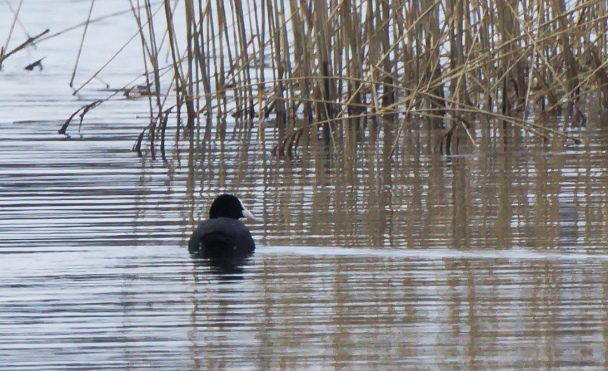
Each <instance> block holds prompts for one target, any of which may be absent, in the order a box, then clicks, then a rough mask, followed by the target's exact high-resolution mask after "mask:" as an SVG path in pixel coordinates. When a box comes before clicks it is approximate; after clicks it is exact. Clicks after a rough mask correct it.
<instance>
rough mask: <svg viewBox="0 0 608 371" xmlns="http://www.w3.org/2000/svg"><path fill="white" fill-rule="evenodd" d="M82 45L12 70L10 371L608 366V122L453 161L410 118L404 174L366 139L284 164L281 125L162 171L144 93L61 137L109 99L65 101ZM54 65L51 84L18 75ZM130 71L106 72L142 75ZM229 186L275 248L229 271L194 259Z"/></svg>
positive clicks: (2, 312) (1, 121)
mask: <svg viewBox="0 0 608 371" xmlns="http://www.w3.org/2000/svg"><path fill="white" fill-rule="evenodd" d="M69 3H70V4H72V5H70V6H77V7H81V8H82V9H80V10H79V11H81V12H86V11H87V9H88V5H89V3H88V2H69ZM66 4H68V2H65V4H63V5H62V6H65V7H67V6H68V5H66ZM66 9H67V8H66ZM47 11H48V10H47ZM28 14H30V15H29V16H31V17H34V18H33V20H36V21H40V18H41V17H42V14H43V13H36V14H38V15H37V17H38V18H36V15H35V14H34V15H31V13H28ZM81 14H82V13H81ZM29 16H28V17H29ZM27 19H28V18H24V21H26V20H27ZM32 22H33V21H32ZM49 22H52V21H49ZM26 24H27V25H29V24H32V23H27V22H26ZM121 24H122V25H125V26H124V27H125V29H122V32H121V31H120V27H119V28H118V29H117V28H116V25H121ZM107 25H108V26H112V30H114V31H113V32H116V36H120V35H123V34H124V35H129V36H128V37H130V35H131V33H130V32H131V26H129V23H125V22H122V21H121V22H119V21H118V20H116V22H114V23H113V22H110V21H108V23H107ZM52 26H53V25H52V24H51V25H49V26H48V27H52ZM101 26H103V24H102V25H100V27H101ZM0 30H1V29H0ZM65 37H66V38H65V39H62V40H63V41H62V43H56V44H52V43H49V44H44V43H42V44H41V45H40V46H38V48H37V49H36V50H34V51H31V52H30V53H31V54H23V55H20V56H19V58H21V59H15V60H14V63H12V64H9V63H8V62H7V64H6V65H5V70H4V71H1V72H0V84H2V87H3V88H2V89H0V133H1V135H0V254H1V256H2V259H1V260H0V293H1V295H0V359H1V360H2V364H3V365H6V368H7V369H10V368H12V369H27V368H29V369H65V368H87V369H89V368H93V367H94V368H117V369H143V368H151V367H155V368H164V369H197V368H198V369H235V368H242V369H279V368H283V369H302V368H312V369H331V368H338V369H341V368H345V369H376V368H377V369H397V368H414V367H418V368H420V369H445V368H450V369H452V368H453V369H500V368H505V369H526V368H527V369H538V368H560V367H561V368H579V367H581V366H586V367H588V368H600V367H601V368H604V367H606V343H607V340H606V335H605V334H606V333H608V331H607V328H608V316H607V315H606V313H608V310H607V309H608V308H607V304H606V292H607V287H606V282H607V277H606V276H607V275H606V273H605V272H606V271H607V269H606V268H607V264H608V253H607V243H606V241H607V239H606V237H605V231H606V228H605V225H606V212H605V210H606V207H607V199H608V191H607V186H608V179H607V177H606V175H607V174H606V170H605V169H606V168H607V164H606V149H607V148H608V146H606V143H607V138H606V136H605V134H603V133H602V130H603V129H602V128H601V127H600V125H599V122H593V121H590V123H589V127H587V128H579V127H573V126H572V125H569V124H568V122H567V120H561V121H560V120H559V119H558V120H557V124H556V125H561V126H558V127H559V128H560V129H563V128H565V127H567V128H568V130H570V131H571V132H572V133H574V134H577V135H580V136H581V137H583V138H585V144H583V145H580V146H573V145H571V144H569V143H562V142H561V141H559V140H556V141H553V142H551V143H547V144H545V143H542V142H541V141H540V140H537V139H534V138H529V137H525V136H517V135H515V136H513V137H510V138H509V139H508V140H502V139H501V140H500V141H496V142H488V143H483V142H482V143H480V147H481V150H480V151H478V152H471V151H469V152H465V153H464V154H462V155H458V156H451V157H445V156H440V155H438V154H434V153H433V151H432V143H433V141H432V138H431V135H432V133H429V132H427V131H426V129H425V128H424V125H422V124H418V123H412V125H411V127H410V128H409V129H408V130H407V131H406V133H405V138H406V140H404V141H403V143H402V146H401V149H400V151H399V152H398V153H397V156H396V157H395V159H394V161H390V160H388V159H386V158H385V157H383V156H382V154H381V153H382V149H381V146H375V145H373V144H371V143H370V141H364V142H362V143H361V144H360V145H359V146H358V151H357V152H356V153H354V154H353V155H344V154H341V153H337V152H336V153H330V154H324V153H322V152H321V153H320V154H318V155H313V154H311V153H306V152H302V153H301V156H299V157H298V158H294V159H289V158H277V157H275V156H272V154H271V149H272V147H273V146H274V144H275V142H274V141H273V138H274V137H273V135H274V131H273V128H272V125H269V126H268V127H267V134H266V135H265V136H264V138H266V139H265V140H261V138H262V137H261V136H258V135H257V132H256V131H255V130H254V131H253V132H252V134H251V135H250V136H242V135H235V136H232V135H228V137H227V139H226V140H225V141H224V142H223V143H221V142H219V141H214V142H212V143H211V144H208V145H205V146H197V147H195V148H190V147H189V145H188V140H187V139H180V141H178V142H177V144H176V142H175V141H174V137H171V140H170V142H169V144H168V151H167V156H166V160H163V159H162V158H161V157H160V156H157V157H156V158H154V159H153V158H152V157H151V155H150V153H149V152H146V153H145V154H146V155H145V156H144V157H142V158H139V157H138V156H137V155H136V153H134V152H132V151H131V148H132V145H133V144H134V141H135V139H136V137H137V135H138V134H139V132H140V131H141V130H143V129H144V127H145V126H146V125H147V123H148V122H147V119H146V117H147V115H148V113H147V102H146V101H145V100H127V99H124V98H120V99H119V98H117V99H114V100H112V101H110V102H107V103H106V104H104V105H102V106H101V107H99V108H97V109H95V110H94V111H92V112H91V113H90V116H87V119H86V120H85V122H84V123H83V126H82V127H81V130H80V132H79V131H78V129H77V125H74V126H72V127H71V128H70V131H69V133H70V137H69V138H68V137H65V136H63V135H59V134H57V130H58V129H59V127H61V125H62V124H63V121H64V120H65V118H67V117H69V115H70V114H71V113H72V112H73V111H74V110H75V109H77V108H78V107H80V106H81V105H82V104H86V103H88V102H90V101H91V100H93V99H97V98H99V97H103V96H105V95H107V94H108V91H107V90H106V89H105V87H104V86H97V87H98V88H99V89H96V88H93V87H91V88H89V89H85V90H84V91H83V92H82V93H81V96H80V97H78V96H77V97H74V96H71V95H70V89H69V88H67V85H66V84H67V81H69V77H70V73H71V71H70V70H69V68H64V66H63V65H62V64H61V63H59V60H60V58H64V60H68V61H72V60H73V59H72V58H73V56H72V55H71V54H68V52H67V51H73V50H74V49H71V48H70V45H74V44H73V43H76V45H77V43H78V42H79V35H78V34H75V35H71V34H66V36H65ZM58 40H59V39H58ZM70 43H72V44H70ZM60 45H63V47H60ZM134 53H135V52H134ZM44 54H47V61H48V63H49V64H48V65H47V68H45V70H43V71H40V72H38V71H36V72H35V73H34V74H32V73H29V72H27V71H23V70H22V69H21V68H22V67H21V65H20V64H19V63H21V61H26V60H29V59H31V58H36V59H38V58H39V57H40V56H42V55H44ZM134 55H135V54H133V55H131V57H133V58H134ZM68 56H69V58H68ZM101 60H103V58H102V59H101ZM67 64H68V65H69V64H70V63H67ZM131 67H132V68H133V69H135V70H136V68H135V67H133V66H130V67H129V68H126V69H120V68H117V69H115V70H113V71H110V72H108V75H109V76H111V78H112V79H115V80H116V81H123V82H124V81H128V79H130V78H132V76H133V71H131ZM87 68H89V69H88V70H86V69H85V70H83V73H84V75H86V74H87V73H89V74H91V73H93V72H94V71H95V68H94V67H87ZM124 83H126V82H124ZM173 129H174V127H173V128H172V130H173ZM229 132H230V130H229ZM380 140H381V139H380ZM378 153H380V155H378ZM225 191H228V192H234V193H237V194H238V195H239V196H240V197H241V199H242V200H243V202H244V203H245V204H246V206H247V207H248V208H249V209H251V210H252V211H253V212H254V213H255V214H256V215H257V217H258V221H256V222H248V225H249V227H250V228H251V230H252V233H253V235H254V238H255V239H256V241H257V244H258V249H257V251H256V253H255V255H254V256H253V257H252V259H251V260H250V261H249V262H248V263H247V264H246V265H245V266H244V267H242V269H239V270H236V271H233V272H221V271H218V269H216V268H215V267H210V266H208V265H207V264H205V262H202V261H197V260H193V259H190V257H189V256H188V254H187V252H186V248H185V246H186V244H187V240H188V238H189V234H190V233H191V231H192V230H193V229H194V227H195V226H196V224H197V223H198V221H199V220H201V219H203V218H205V216H206V213H207V208H208V206H209V204H210V202H211V200H212V199H213V197H215V196H216V195H217V194H219V193H221V192H225Z"/></svg>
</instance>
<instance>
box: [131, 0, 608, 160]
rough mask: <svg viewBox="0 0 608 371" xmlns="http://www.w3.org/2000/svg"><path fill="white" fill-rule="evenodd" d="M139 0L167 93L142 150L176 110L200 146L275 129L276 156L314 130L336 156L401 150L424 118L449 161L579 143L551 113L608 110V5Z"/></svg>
mask: <svg viewBox="0 0 608 371" xmlns="http://www.w3.org/2000/svg"><path fill="white" fill-rule="evenodd" d="M132 1H133V0H132ZM132 4H133V14H134V16H135V18H136V20H137V22H138V24H139V25H140V33H141V35H140V36H141V42H142V50H143V51H144V59H145V62H146V66H147V74H146V76H147V77H148V79H149V81H148V83H149V86H154V87H155V89H156V91H158V92H162V91H165V92H166V93H165V94H164V95H156V96H154V98H151V105H150V109H151V111H152V114H153V117H154V119H153V120H152V122H151V123H150V125H149V126H148V128H147V129H146V130H145V131H144V132H142V135H141V136H140V138H139V141H138V145H137V148H138V149H139V148H141V143H142V141H144V139H145V138H144V137H147V138H148V139H149V141H150V143H151V144H152V147H154V145H155V143H156V142H157V141H158V140H159V139H158V138H161V140H160V142H161V145H162V143H164V140H165V132H166V128H167V122H168V120H167V116H168V115H169V114H171V115H176V117H177V119H178V122H180V123H182V124H180V125H177V127H178V129H177V130H178V132H177V133H176V134H177V135H176V137H177V138H179V137H182V136H184V135H186V136H189V137H190V138H191V140H192V143H194V142H195V141H206V140H209V139H210V138H212V137H213V136H217V137H223V136H225V134H226V130H227V127H229V126H230V125H227V122H229V121H230V120H234V130H235V131H237V132H249V131H250V130H251V128H252V127H254V126H256V125H257V126H259V127H260V128H264V127H269V126H272V127H274V128H275V129H276V130H277V133H278V135H277V137H278V141H277V143H276V145H275V146H274V150H273V151H274V153H275V154H277V155H286V156H290V155H293V154H294V151H295V150H296V148H298V145H299V144H301V138H302V137H303V136H310V135H312V136H313V137H314V138H316V139H317V140H318V141H319V142H320V143H322V144H324V145H326V146H329V147H332V148H336V147H343V146H344V145H345V144H348V143H356V142H357V141H358V140H360V139H361V138H365V137H378V136H382V138H384V144H385V146H386V151H388V153H389V154H390V155H391V156H392V155H393V154H394V153H395V151H398V150H399V143H400V140H401V139H403V136H404V135H406V133H407V132H408V130H409V129H408V128H409V127H410V124H412V123H413V122H415V123H417V124H420V123H422V124H423V125H424V127H426V128H428V129H429V130H436V131H437V132H438V133H440V134H439V135H438V138H439V140H438V141H437V143H435V146H434V147H435V149H436V150H439V151H442V152H447V153H450V152H452V151H453V150H454V148H455V146H454V143H455V142H454V141H455V138H466V140H467V141H468V142H469V143H470V144H472V145H473V146H476V142H477V141H478V140H479V136H480V135H491V136H507V135H511V134H510V133H513V132H519V133H524V134H526V135H535V136H540V137H542V138H544V139H545V140H553V139H555V138H562V139H563V138H566V139H570V140H573V141H577V138H575V137H571V136H569V135H568V134H567V133H566V132H565V131H564V130H562V129H559V128H556V127H551V126H548V125H545V124H544V120H543V117H544V116H545V115H564V116H565V117H567V118H568V120H569V121H570V122H573V123H575V124H584V123H585V122H586V117H587V113H586V108H585V107H586V106H587V104H588V103H590V102H591V103H592V104H595V102H597V104H599V105H600V106H601V107H603V109H608V74H607V70H606V68H607V63H608V62H607V61H608V58H606V54H607V52H608V46H607V42H606V41H607V37H608V36H607V15H608V1H553V2H545V1H534V0H509V1H506V0H500V1H487V0H464V1H457V0H441V1H439V0H437V1H435V0H418V1H410V0H407V1H406V0H393V1H383V2H378V1H373V0H306V1H296V0H260V1H250V2H243V1H241V0H226V1H223V0H222V1H215V2H213V1H205V2H203V1H183V2H170V1H164V2H163V3H162V5H160V7H161V8H159V5H158V4H157V5H156V8H155V7H154V6H153V5H152V4H151V3H150V2H149V1H145V2H144V1H142V2H134V1H133V2H132ZM184 15H185V22H178V21H177V20H176V19H177V18H178V17H179V18H180V19H182V17H184ZM158 17H161V18H160V19H162V20H163V22H162V23H163V24H164V25H166V26H165V27H166V29H162V30H159V29H157V28H155V27H157V26H156V25H157V24H158V23H160V22H159V21H158V19H159V18H158ZM161 31H162V32H161ZM159 35H161V36H159ZM163 53H164V54H163ZM163 55H169V59H170V66H168V67H167V66H161V56H163ZM168 71H170V77H169V79H168V81H167V80H166V79H165V80H163V78H164V77H167V75H166V73H167V72H168ZM161 83H162V84H161ZM480 127H484V128H491V129H492V130H478V129H479V128H480ZM261 132H262V131H261ZM349 145H350V144H349Z"/></svg>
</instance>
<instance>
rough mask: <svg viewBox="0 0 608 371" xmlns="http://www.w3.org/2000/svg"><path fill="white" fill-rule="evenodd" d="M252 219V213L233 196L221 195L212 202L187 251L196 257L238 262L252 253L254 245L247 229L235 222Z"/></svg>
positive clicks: (191, 238) (193, 234)
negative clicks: (243, 218) (207, 214)
mask: <svg viewBox="0 0 608 371" xmlns="http://www.w3.org/2000/svg"><path fill="white" fill-rule="evenodd" d="M242 217H247V218H250V219H253V214H251V212H249V211H248V210H246V209H245V208H244V207H243V204H242V203H241V201H240V200H239V199H238V198H236V197H235V196H232V195H221V196H219V197H218V198H216V199H215V201H213V204H212V205H211V209H210V211H209V219H207V220H205V221H204V222H202V223H201V224H200V225H199V226H198V228H197V229H196V230H195V231H194V232H193V233H192V237H190V241H189V242H188V251H189V252H190V254H193V255H195V256H197V257H201V258H207V259H211V260H219V261H225V262H232V261H235V262H238V261H239V260H242V259H244V258H246V257H248V256H249V255H251V254H252V253H253V251H254V250H255V242H254V241H253V237H251V233H250V232H249V229H247V227H246V226H245V224H243V223H241V222H240V221H239V220H238V219H239V218H242Z"/></svg>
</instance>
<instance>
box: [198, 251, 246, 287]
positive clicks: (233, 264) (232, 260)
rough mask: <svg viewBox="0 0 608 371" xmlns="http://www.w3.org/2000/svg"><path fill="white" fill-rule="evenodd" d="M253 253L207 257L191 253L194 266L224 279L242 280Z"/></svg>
mask: <svg viewBox="0 0 608 371" xmlns="http://www.w3.org/2000/svg"><path fill="white" fill-rule="evenodd" d="M252 255H253V254H247V255H238V256H230V257H222V258H205V257H201V256H199V255H191V257H192V258H193V263H194V266H195V267H197V268H203V269H204V270H205V271H207V272H209V273H212V274H215V275H217V276H218V278H219V279H221V280H223V281H236V280H242V279H243V278H244V277H243V275H244V274H245V272H246V269H247V266H248V265H250V263H251V259H250V258H251V256H252Z"/></svg>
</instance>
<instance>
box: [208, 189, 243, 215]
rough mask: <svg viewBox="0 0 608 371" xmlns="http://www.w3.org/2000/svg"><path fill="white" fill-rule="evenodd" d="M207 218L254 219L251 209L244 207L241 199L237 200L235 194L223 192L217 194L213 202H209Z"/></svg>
mask: <svg viewBox="0 0 608 371" xmlns="http://www.w3.org/2000/svg"><path fill="white" fill-rule="evenodd" d="M209 218H210V219H215V218H232V219H240V218H248V219H254V216H253V214H252V213H251V211H249V210H247V209H245V207H244V206H243V203H242V202H241V200H239V199H238V198H237V197H236V196H233V195H229V194H223V195H221V196H218V197H217V198H216V199H215V200H214V201H213V204H211V209H209Z"/></svg>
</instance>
